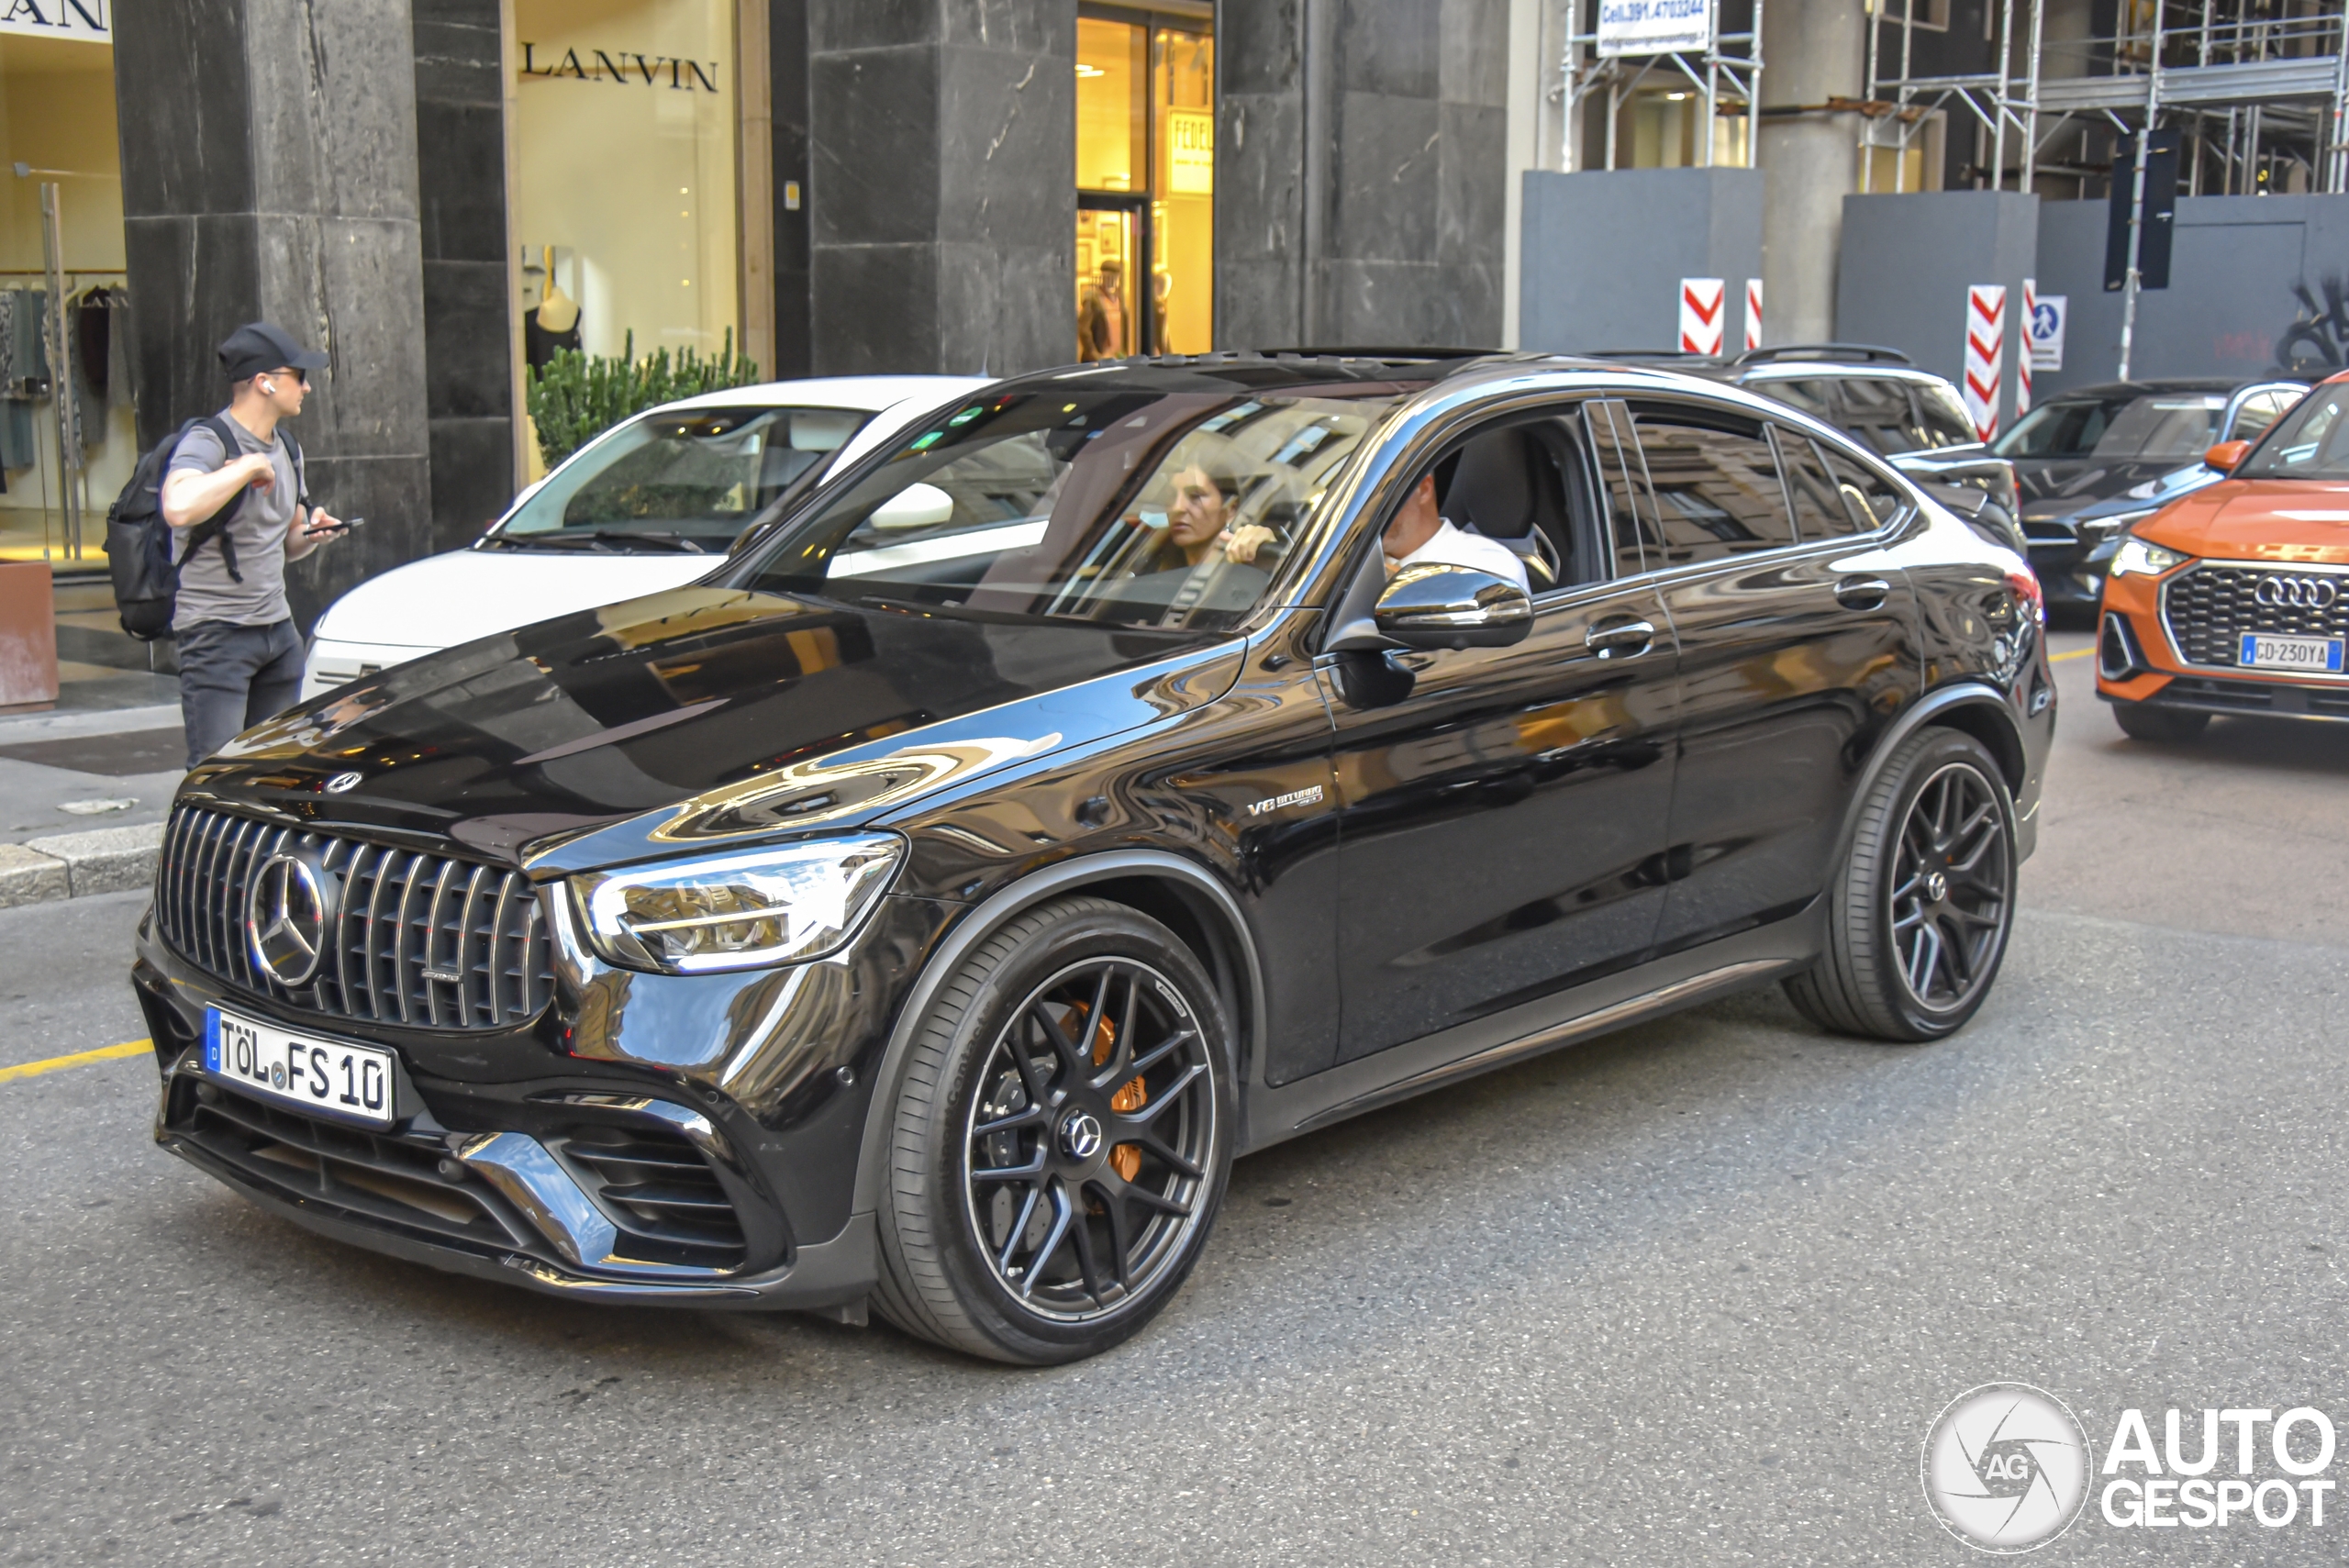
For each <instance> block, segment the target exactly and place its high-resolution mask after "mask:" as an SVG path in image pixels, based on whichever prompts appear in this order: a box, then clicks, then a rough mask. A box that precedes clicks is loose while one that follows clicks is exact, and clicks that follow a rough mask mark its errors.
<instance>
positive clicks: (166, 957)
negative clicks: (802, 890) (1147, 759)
mask: <svg viewBox="0 0 2349 1568" xmlns="http://www.w3.org/2000/svg"><path fill="white" fill-rule="evenodd" d="M938 924H939V922H938V919H937V917H936V911H935V906H929V905H927V904H926V903H925V901H922V900H914V899H886V900H884V901H883V905H882V906H881V908H880V909H879V910H876V912H875V917H874V920H873V922H872V923H871V925H870V926H869V927H868V929H867V931H866V933H865V934H864V936H863V937H862V938H860V940H859V941H858V942H857V943H855V944H852V948H851V949H850V950H849V951H848V952H847V953H845V954H843V955H842V958H841V961H838V962H831V961H828V962H826V963H824V964H813V965H802V966H798V968H797V969H796V971H792V970H786V971H763V972H749V973H743V974H738V975H707V976H696V977H690V978H685V977H671V976H657V975H644V974H628V973H617V972H608V971H604V972H597V973H586V974H578V973H565V974H563V975H562V977H561V979H560V980H559V983H558V986H557V993H558V994H557V998H556V1001H555V1003H554V1005H553V1006H551V1007H549V1008H548V1009H546V1010H545V1011H544V1012H543V1013H542V1014H541V1015H540V1017H539V1018H536V1019H534V1020H532V1022H531V1023H529V1025H528V1026H526V1027H524V1028H522V1029H513V1030H473V1031H460V1030H453V1029H442V1030H427V1029H407V1028H398V1027H394V1026H390V1025H387V1024H376V1023H372V1022H362V1021H361V1020H356V1019H351V1018H340V1017H327V1016H322V1015H320V1014H317V1013H315V1012H310V1011H306V1010H303V1009H300V1008H297V1007H295V1006H291V1005H290V1004H285V1003H283V1002H281V1001H280V1000H277V999H273V998H272V997H269V996H264V995H257V994H254V993H252V992H250V991H248V990H245V989H243V988H241V987H238V986H234V985H230V984H227V983H224V982H223V981H221V980H219V979H218V978H217V977H215V976H213V975H212V974H210V973H207V972H206V971H204V970H202V969H200V968H198V967H197V966H196V965H195V964H193V963H191V962H188V961H186V960H185V959H184V958H183V957H181V956H180V955H179V954H178V953H177V952H176V951H173V949H172V948H171V947H170V946H169V945H168V944H166V943H165V942H164V941H163V940H162V939H161V935H160V933H159V932H157V931H156V930H155V929H154V922H153V921H152V920H151V918H150V920H149V921H147V922H145V923H144V924H143V925H142V927H141V930H140V935H139V957H138V962H137V963H136V964H135V966H134V968H133V972H132V983H133V986H134V989H135V991H136V994H137V995H138V998H139V1004H140V1006H141V1008H142V1010H143V1011H144V1012H145V1014H146V1017H147V1021H148V1025H149V1030H150V1034H151V1035H152V1037H153V1039H154V1040H155V1041H156V1054H157V1059H158V1065H159V1067H160V1069H161V1096H160V1102H159V1105H158V1107H157V1113H156V1121H155V1139H156V1141H157V1142H158V1143H160V1144H161V1145H162V1146H163V1147H164V1148H166V1149H168V1150H170V1151H172V1152H173V1153H174V1154H177V1155H179V1156H180V1157H181V1158H183V1159H184V1160H186V1161H188V1162H190V1163H191V1164H194V1165H195V1166H196V1167H197V1168H199V1169H201V1170H203V1171H205V1172H206V1173H208V1174H210V1175H212V1176H214V1177H216V1178H217V1179H218V1180H220V1181H222V1182H224V1183H226V1184H228V1185H229V1186H230V1187H232V1188H234V1189H235V1190H236V1191H238V1192H239V1193H240V1194H241V1195H244V1196H246V1197H248V1198H250V1199H251V1200H252V1201H253V1202H255V1203H257V1204H260V1205H261V1206H262V1207H265V1208H267V1209H269V1210H270V1211H272V1212H273V1213H276V1214H279V1215H282V1216H284V1218H289V1219H291V1220H293V1221H295V1223H297V1224H300V1225H303V1226H305V1227H306V1228H308V1229H312V1230H314V1231H317V1232H318V1233H320V1234H322V1235H326V1236H329V1237H333V1238H334V1239H336V1240H344V1241H349V1242H352V1243H354V1244H356V1245H359V1246H363V1247H367V1248H370V1249H372V1250H373V1251H380V1252H385V1253H388V1254H391V1255H393V1256H395V1257H400V1258H405V1259H407V1260H409V1261H412V1262H424V1263H429V1264H430V1265H432V1266H433V1267H436V1268H440V1269H444V1270H448V1271H450V1272H452V1273H467V1274H473V1275H474V1276H476V1277H480V1278H485V1279H495V1280H501V1281H504V1282H506V1283H508V1284H522V1285H526V1286H529V1287H531V1288H534V1289H538V1290H541V1291H544V1292H546V1293H548V1294H551V1295H556V1296H567V1297H570V1298H572V1299H574V1300H595V1301H606V1302H615V1303H633V1304H639V1305H641V1304H645V1303H659V1302H668V1303H673V1304H676V1305H681V1306H700V1307H771V1308H796V1309H810V1310H824V1309H842V1310H845V1309H848V1308H850V1307H852V1306H854V1305H855V1304H858V1303H861V1302H862V1301H863V1298H864V1297H865V1296H866V1295H867V1294H868V1293H869V1292H870V1290H871V1289H872V1287H873V1284H874V1280H875V1279H876V1277H877V1255H876V1254H875V1252H874V1242H873V1226H872V1216H871V1215H870V1214H859V1213H856V1212H853V1190H854V1181H855V1172H856V1165H857V1160H858V1155H859V1151H860V1148H861V1144H862V1140H863V1129H864V1118H865V1111H866V1109H867V1106H868V1103H869V1094H870V1088H869V1086H870V1084H871V1082H872V1078H873V1075H874V1073H875V1072H876V1071H877V1069H878V1066H879V1058H880V1055H881V1053H882V1051H883V1050H884V1049H885V1043H886V1032H887V1031H886V1023H887V1020H888V1018H889V1017H890V1013H889V1002H890V999H891V998H893V997H895V996H896V995H897V994H898V993H899V991H900V989H901V986H900V984H893V983H892V975H893V974H894V973H910V972H911V969H912V967H913V966H912V965H911V964H908V963H906V962H904V961H905V959H906V958H907V957H908V956H910V955H911V954H912V953H915V952H918V951H919V949H920V948H921V947H922V946H923V945H924V942H925V940H927V938H928V937H929V936H930V935H934V933H935V932H936V930H937V929H938ZM819 971H820V972H827V973H822V974H819V973H818V972H819ZM827 982H829V983H827ZM212 1006H225V1007H227V1008H228V1009H229V1010H231V1011H233V1012H236V1013H239V1014H243V1015H245V1016H248V1017H258V1018H265V1019H268V1020H270V1021H272V1022H273V1023H276V1024H278V1025H281V1026H283V1027H284V1028H285V1029H289V1030H295V1031H299V1032H301V1033H304V1034H307V1035H312V1036H317V1037H323V1038H327V1039H336V1038H340V1039H346V1040H354V1041H359V1042H362V1043H366V1044H369V1045H373V1046H376V1047H378V1048H389V1049H391V1050H392V1051H394V1052H395V1055H396V1057H397V1059H398V1067H397V1070H396V1073H395V1084H394V1089H393V1110H394V1115H395V1121H394V1122H393V1124H392V1125H391V1126H390V1127H388V1128H384V1129H373V1128H362V1127H356V1126H351V1125H345V1124H342V1123H340V1122H337V1121H334V1120H331V1119H328V1118H326V1117H324V1116H320V1115H316V1114H312V1113H309V1112H307V1111H306V1110H305V1109H303V1108H302V1107H298V1106H292V1105H290V1104H281V1103H279V1102H277V1101H276V1100H274V1099H270V1100H267V1101H264V1100H263V1099H262V1097H260V1096H257V1095H251V1094H248V1093H245V1092H241V1091H239V1089H238V1088H237V1087H235V1086H233V1085H232V1084H228V1083H227V1082H225V1081H218V1080H215V1079H213V1078H210V1077H208V1076H207V1075H206V1073H205V1072H204V1070H203V1056H202V1046H201V1041H202V1039H203V1034H204V1022H205V1014H206V1008H207V1007H212Z"/></svg>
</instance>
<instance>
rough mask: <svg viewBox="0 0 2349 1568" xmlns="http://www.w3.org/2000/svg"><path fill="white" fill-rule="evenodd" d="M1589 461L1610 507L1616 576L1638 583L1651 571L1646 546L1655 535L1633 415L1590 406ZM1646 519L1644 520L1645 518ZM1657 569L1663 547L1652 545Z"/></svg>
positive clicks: (1609, 534) (1616, 405)
mask: <svg viewBox="0 0 2349 1568" xmlns="http://www.w3.org/2000/svg"><path fill="white" fill-rule="evenodd" d="M1586 407H1587V419H1586V424H1587V426H1588V428H1589V430H1590V448H1591V456H1592V457H1593V458H1594V459H1596V460H1597V462H1598V483H1599V488H1600V490H1601V491H1602V492H1603V493H1604V494H1605V496H1606V503H1607V529H1606V532H1607V540H1608V547H1609V550H1611V551H1612V552H1613V554H1614V560H1615V575H1616V576H1618V577H1636V576H1638V575H1639V574H1640V573H1642V572H1644V571H1646V570H1647V569H1648V562H1647V559H1646V558H1647V555H1648V554H1649V553H1650V550H1643V549H1642V542H1643V540H1645V539H1647V536H1648V535H1649V534H1650V533H1651V532H1653V528H1652V526H1651V525H1652V523H1653V508H1652V506H1651V505H1650V503H1649V501H1648V497H1647V481H1646V479H1645V477H1644V476H1642V473H1641V472H1640V452H1639V448H1638V446H1637V445H1636V444H1635V441H1636V438H1635V437H1634V436H1633V435H1632V433H1631V414H1630V411H1629V410H1627V409H1625V408H1624V406H1622V405H1621V404H1620V403H1614V402H1604V403H1592V404H1589V405H1587V406H1586ZM1642 514H1645V516H1643V515H1642ZM1652 548H1653V555H1654V557H1655V564H1656V565H1658V566H1661V565H1663V564H1664V551H1663V547H1662V545H1661V544H1660V543H1658V544H1655V545H1653V547H1652Z"/></svg>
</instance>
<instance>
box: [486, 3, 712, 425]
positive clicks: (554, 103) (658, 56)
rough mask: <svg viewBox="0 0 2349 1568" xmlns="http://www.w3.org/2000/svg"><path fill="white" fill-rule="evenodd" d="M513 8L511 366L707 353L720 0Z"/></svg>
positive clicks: (709, 351) (709, 350)
mask: <svg viewBox="0 0 2349 1568" xmlns="http://www.w3.org/2000/svg"><path fill="white" fill-rule="evenodd" d="M513 4H514V28H515V33H514V38H515V56H516V61H515V63H516V65H517V67H518V72H519V80H518V83H517V84H516V86H517V91H516V100H517V101H516V104H515V111H514V114H515V117H514V128H513V136H514V164H515V180H514V191H513V196H512V202H513V222H512V228H511V230H510V232H511V233H512V235H513V238H514V239H515V241H516V242H517V243H518V245H519V246H520V248H521V255H522V298H521V301H520V302H519V303H520V306H521V322H522V328H521V331H522V341H521V343H520V344H519V348H520V350H521V351H522V353H523V356H524V359H525V361H526V362H528V363H529V364H531V365H533V366H537V365H540V364H543V363H544V362H545V361H546V360H547V359H548V358H549V357H550V356H551V354H552V353H553V352H554V351H555V350H557V349H562V348H575V349H580V350H584V351H585V352H587V353H589V354H602V355H613V356H617V355H619V354H622V353H625V352H628V351H629V349H630V347H631V345H632V347H633V351H634V352H635V354H636V355H637V357H639V358H642V357H643V356H645V355H648V354H651V353H652V352H653V351H655V350H659V349H662V348H666V349H668V350H670V352H671V353H672V354H674V353H677V352H679V351H681V350H686V349H693V350H698V351H700V352H701V353H703V354H716V353H718V352H720V351H722V350H723V349H724V347H725V343H726V339H727V337H728V335H729V332H734V331H735V329H736V328H737V327H738V325H739V322H738V318H737V306H738V299H737V294H738V278H737V259H736V253H735V251H736V244H735V235H736V216H735V169H734V143H735V117H736V112H737V111H736V106H735V102H734V94H735V85H736V83H735V74H734V38H735V31H734V6H733V4H732V0H513ZM738 337H739V334H738ZM535 445H536V444H535V442H533V443H532V447H533V450H535Z"/></svg>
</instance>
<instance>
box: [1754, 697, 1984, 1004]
mask: <svg viewBox="0 0 2349 1568" xmlns="http://www.w3.org/2000/svg"><path fill="white" fill-rule="evenodd" d="M2014 843H2015V811H2014V800H2013V797H2012V796H2011V795H2009V793H2008V791H2007V784H2006V779H2005V777H2004V776H2003V775H2002V774H2001V773H1999V771H1998V763H1997V762H1995V761H1993V760H1992V758H1991V756H1990V753H1989V752H1988V751H1987V750H1985V749H1984V747H1983V745H1982V743H1981V742H1980V741H1978V740H1975V739H1974V738H1973V737H1972V736H1970V735H1965V734H1961V733H1959V732H1958V731H1956V730H1954V729H1941V728H1926V729H1921V730H1920V731H1918V732H1917V733H1916V734H1914V735H1912V736H1910V737H1909V738H1908V739H1907V740H1903V741H1902V742H1901V743H1900V746H1899V749H1898V751H1895V752H1894V753H1893V755H1892V757H1891V759H1890V760H1889V761H1888V762H1887V763H1886V764H1885V767H1884V770H1883V772H1881V773H1878V774H1877V775H1876V781H1875V783H1873V784H1871V785H1870V786H1869V788H1868V794H1867V798H1866V800H1865V802H1864V803H1863V804H1862V806H1861V809H1860V823H1859V828H1858V830H1857V831H1856V832H1854V834H1853V837H1852V845H1851V849H1850V851H1848V852H1847V853H1846V855H1845V856H1844V861H1843V864H1842V869H1841V872H1840V874H1839V875H1838V876H1837V877H1836V879H1835V880H1834V881H1833V882H1831V884H1829V887H1828V891H1827V897H1828V900H1829V904H1828V911H1827V927H1828V936H1827V951H1825V952H1824V953H1822V954H1820V959H1819V962H1817V963H1816V964H1815V965H1814V966H1812V967H1811V968H1810V969H1809V970H1808V971H1807V972H1805V973H1801V974H1798V975H1796V976H1795V977H1793V978H1792V979H1790V980H1788V981H1787V983H1786V990H1787V996H1788V997H1789V998H1790V999H1791V1000H1792V1001H1793V1002H1794V1004H1795V1006H1797V1007H1798V1008H1799V1009H1800V1010H1801V1011H1802V1013H1803V1014H1804V1015H1805V1016H1806V1017H1808V1018H1809V1019H1810V1020H1811V1021H1812V1022H1814V1023H1817V1024H1820V1025H1821V1026H1823V1027H1825V1028H1828V1029H1835V1030H1837V1031H1839V1032H1841V1033H1843V1034H1852V1035H1859V1036H1862V1037H1865V1038H1868V1039H1874V1040H1894V1041H1904V1042H1905V1041H1915V1040H1939V1039H1941V1038H1942V1037H1943V1036H1944V1035H1947V1034H1951V1033H1954V1031H1955V1030H1956V1029H1958V1028H1959V1027H1960V1026H1962V1025H1963V1024H1964V1023H1965V1020H1966V1019H1968V1018H1972V1017H1973V1016H1974V1014H1975V1011H1976V1009H1977V1008H1979V1007H1980V1006H1982V1003H1983V1000H1984V998H1986V997H1987V996H1988V995H1989V994H1990V984H1991V982H1992V981H1993V980H1995V979H1996V978H1997V977H1998V964H1999V962H2000V961H2001V960H2003V959H2004V958H2005V956H2006V951H2007V938H2008V935H2009V931H2010V930H2011V929H2012V928H2013V925H2014V895H2015V849H2014Z"/></svg>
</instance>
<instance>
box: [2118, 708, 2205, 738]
mask: <svg viewBox="0 0 2349 1568" xmlns="http://www.w3.org/2000/svg"><path fill="white" fill-rule="evenodd" d="M2111 706H2112V721H2113V722H2114V723H2115V724H2118V725H2119V726H2121V734H2123V735H2126V736H2127V737H2129V739H2130V740H2173V741H2175V740H2193V739H2194V738H2195V737H2196V736H2198V735H2199V734H2201V733H2202V731H2203V730H2204V729H2206V728H2209V727H2210V715H2209V714H2207V713H2195V712H2192V711H2190V710H2188V709H2183V708H2175V707H2145V706H2141V705H2139V704H2135V703H2129V704H2122V703H2114V704H2112V705H2111Z"/></svg>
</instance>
